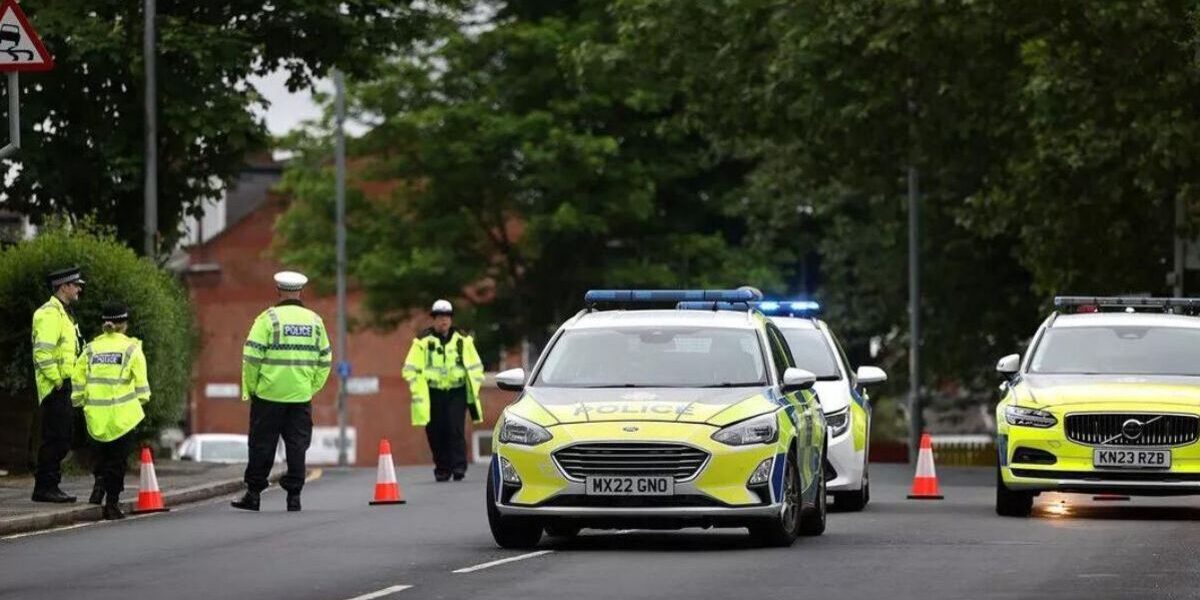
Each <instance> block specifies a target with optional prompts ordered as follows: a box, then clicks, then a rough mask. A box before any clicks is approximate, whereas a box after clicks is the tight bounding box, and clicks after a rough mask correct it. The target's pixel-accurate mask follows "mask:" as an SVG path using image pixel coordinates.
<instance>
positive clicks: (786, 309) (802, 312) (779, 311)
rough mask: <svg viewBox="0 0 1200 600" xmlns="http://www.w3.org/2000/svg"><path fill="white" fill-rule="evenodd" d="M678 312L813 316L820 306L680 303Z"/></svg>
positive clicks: (806, 302)
mask: <svg viewBox="0 0 1200 600" xmlns="http://www.w3.org/2000/svg"><path fill="white" fill-rule="evenodd" d="M675 308H678V309H680V310H739V311H741V310H749V309H752V308H753V309H756V310H758V311H760V312H762V313H763V314H767V315H780V316H787V315H792V316H805V317H811V316H815V315H817V314H818V313H820V312H821V304H820V303H819V302H814V301H812V300H795V301H787V300H763V301H751V302H697V301H692V302H680V303H679V304H677V305H675Z"/></svg>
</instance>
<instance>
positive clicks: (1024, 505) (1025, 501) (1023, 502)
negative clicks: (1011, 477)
mask: <svg viewBox="0 0 1200 600" xmlns="http://www.w3.org/2000/svg"><path fill="white" fill-rule="evenodd" d="M1032 512H1033V492H1022V491H1019V490H1010V489H1008V486H1006V485H1004V478H1003V477H1002V476H1001V475H1000V467H996V514H998V515H1000V516H1002V517H1028V516H1029V515H1030V513H1032Z"/></svg>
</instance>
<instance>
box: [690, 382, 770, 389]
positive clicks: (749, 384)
mask: <svg viewBox="0 0 1200 600" xmlns="http://www.w3.org/2000/svg"><path fill="white" fill-rule="evenodd" d="M762 385H763V383H762V382H761V381H749V382H743V383H731V382H728V381H725V382H721V383H714V384H712V385H702V386H700V387H705V388H741V387H762Z"/></svg>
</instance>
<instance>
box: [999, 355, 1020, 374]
mask: <svg viewBox="0 0 1200 600" xmlns="http://www.w3.org/2000/svg"><path fill="white" fill-rule="evenodd" d="M1020 370H1021V355H1020V354H1009V355H1008V356H1005V357H1004V358H1002V359H1000V360H999V361H998V362H997V363H996V371H998V372H1000V373H1001V374H1002V375H1004V376H1005V377H1012V376H1013V375H1016V374H1017V371H1020Z"/></svg>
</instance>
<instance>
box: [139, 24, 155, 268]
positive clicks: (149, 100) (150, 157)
mask: <svg viewBox="0 0 1200 600" xmlns="http://www.w3.org/2000/svg"><path fill="white" fill-rule="evenodd" d="M154 2H155V0H145V10H144V12H145V13H146V15H145V16H146V23H145V27H144V36H143V43H144V45H143V48H142V55H143V56H144V57H145V61H146V98H145V102H146V132H145V133H146V190H145V195H146V208H145V222H144V224H143V230H144V232H145V235H146V238H145V252H146V256H147V257H148V258H150V260H157V257H156V256H155V255H156V254H157V250H158V249H157V246H158V244H157V237H158V115H157V111H156V107H155V98H156V86H157V82H156V79H155V72H154V71H155V67H154V62H155V61H154V53H155V50H154V48H155V42H154V36H155V30H154V17H155V14H156V12H157V9H156V8H155V5H154Z"/></svg>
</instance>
